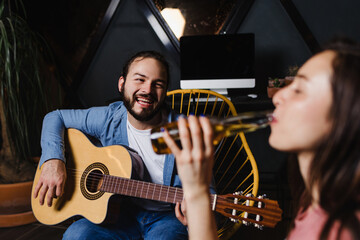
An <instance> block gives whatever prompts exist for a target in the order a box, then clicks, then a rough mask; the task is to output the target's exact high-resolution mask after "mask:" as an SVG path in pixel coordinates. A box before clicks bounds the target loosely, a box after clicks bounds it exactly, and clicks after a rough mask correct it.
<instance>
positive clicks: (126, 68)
mask: <svg viewBox="0 0 360 240" xmlns="http://www.w3.org/2000/svg"><path fill="white" fill-rule="evenodd" d="M137 58H141V59H144V58H153V59H155V60H157V61H159V62H160V63H161V64H162V65H163V66H164V68H165V71H166V83H167V84H166V87H168V86H169V83H170V73H169V63H168V62H167V61H166V59H165V57H164V56H163V55H161V54H160V53H158V52H155V51H142V52H138V53H136V54H135V55H133V56H132V57H131V58H130V59H129V60H128V61H127V62H126V63H125V64H124V67H123V71H122V76H123V77H124V79H125V80H126V76H127V75H128V72H129V68H130V66H131V64H132V63H133V62H134V61H135V59H137Z"/></svg>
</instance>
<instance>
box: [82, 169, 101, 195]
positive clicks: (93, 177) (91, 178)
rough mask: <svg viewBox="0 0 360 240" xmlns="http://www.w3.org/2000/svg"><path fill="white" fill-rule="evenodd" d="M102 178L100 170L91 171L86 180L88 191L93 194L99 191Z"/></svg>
mask: <svg viewBox="0 0 360 240" xmlns="http://www.w3.org/2000/svg"><path fill="white" fill-rule="evenodd" d="M102 178H103V173H102V172H101V171H100V170H94V171H91V172H90V173H89V175H88V176H87V179H86V188H87V190H88V191H89V192H91V193H95V192H97V191H99V188H100V183H101V181H102Z"/></svg>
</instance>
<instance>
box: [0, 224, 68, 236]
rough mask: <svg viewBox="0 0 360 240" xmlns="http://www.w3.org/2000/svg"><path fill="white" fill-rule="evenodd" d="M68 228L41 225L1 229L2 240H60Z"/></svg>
mask: <svg viewBox="0 0 360 240" xmlns="http://www.w3.org/2000/svg"><path fill="white" fill-rule="evenodd" d="M66 228H67V226H65V225H59V226H46V225H43V224H41V223H38V222H36V223H32V224H28V225H23V226H18V227H9V228H0V239H1V240H58V239H62V235H63V233H64V232H65V230H66Z"/></svg>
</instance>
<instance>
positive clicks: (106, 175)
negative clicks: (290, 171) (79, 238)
mask: <svg viewBox="0 0 360 240" xmlns="http://www.w3.org/2000/svg"><path fill="white" fill-rule="evenodd" d="M67 143H68V145H69V147H68V148H67V149H68V150H70V159H68V160H67V164H66V168H67V180H66V184H65V185H66V186H65V190H64V194H63V195H62V196H61V197H59V198H56V199H54V200H53V204H52V206H51V207H48V206H47V205H46V204H44V205H42V206H41V205H40V204H39V199H38V198H36V199H34V198H33V197H32V199H31V205H32V209H33V213H34V215H35V217H36V218H37V220H38V221H39V222H41V223H43V224H47V225H54V224H58V223H61V222H63V221H65V220H67V219H69V218H71V217H73V216H77V215H80V216H83V217H85V218H86V219H88V220H89V221H91V222H93V223H96V224H100V223H102V222H104V220H105V218H106V215H107V212H108V208H109V206H108V205H109V204H108V203H109V200H110V197H112V196H113V195H115V194H120V195H123V196H131V197H137V198H144V199H150V200H156V201H162V202H167V203H177V202H179V203H181V201H182V200H183V191H182V189H181V188H176V187H170V186H164V185H160V184H154V183H149V182H145V181H139V180H135V179H131V176H132V175H133V173H134V171H133V170H134V169H132V168H133V167H135V166H136V164H138V163H137V160H136V159H134V157H133V156H132V154H130V153H131V152H130V151H129V150H128V149H126V148H125V147H123V146H120V145H114V146H108V147H96V146H94V145H93V144H92V143H91V142H90V141H89V139H88V138H87V137H86V136H85V135H84V134H83V133H82V132H80V131H78V130H75V129H68V130H67ZM136 167H139V166H136ZM41 171H42V169H41V168H38V169H37V171H36V174H35V179H34V184H33V191H34V188H35V186H36V184H37V182H38V181H39V177H40V174H41ZM45 199H46V198H45ZM211 202H212V210H213V211H216V212H219V213H221V214H222V215H224V216H226V217H229V218H231V219H232V220H233V221H239V220H242V221H246V222H247V223H253V224H255V226H257V227H261V226H267V227H274V226H275V225H276V223H277V222H278V221H280V220H281V214H282V210H281V209H280V208H279V206H278V203H277V201H274V200H269V199H262V198H261V197H260V198H256V197H251V196H243V195H241V194H240V195H239V194H236V193H235V194H226V195H216V194H212V195H211ZM250 205H253V206H250Z"/></svg>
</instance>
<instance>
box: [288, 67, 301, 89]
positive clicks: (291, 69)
mask: <svg viewBox="0 0 360 240" xmlns="http://www.w3.org/2000/svg"><path fill="white" fill-rule="evenodd" d="M298 70H299V66H298V65H292V66H289V67H288V71H287V75H286V77H285V85H289V84H290V83H292V81H293V80H294V78H295V76H296V74H297V72H298Z"/></svg>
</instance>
